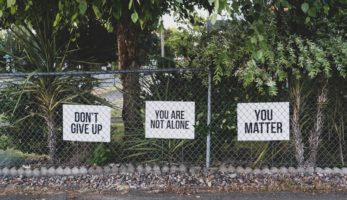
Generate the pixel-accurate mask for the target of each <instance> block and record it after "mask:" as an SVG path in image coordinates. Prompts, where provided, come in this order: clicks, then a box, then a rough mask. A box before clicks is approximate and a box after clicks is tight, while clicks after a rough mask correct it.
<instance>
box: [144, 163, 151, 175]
mask: <svg viewBox="0 0 347 200" xmlns="http://www.w3.org/2000/svg"><path fill="white" fill-rule="evenodd" d="M145 172H146V173H147V174H149V173H152V167H151V166H150V165H146V167H145Z"/></svg>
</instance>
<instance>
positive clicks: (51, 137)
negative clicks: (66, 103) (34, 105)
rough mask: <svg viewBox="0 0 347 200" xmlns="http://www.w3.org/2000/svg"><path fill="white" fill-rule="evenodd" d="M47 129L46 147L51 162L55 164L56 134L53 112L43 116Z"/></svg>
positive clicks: (56, 159) (56, 158)
mask: <svg viewBox="0 0 347 200" xmlns="http://www.w3.org/2000/svg"><path fill="white" fill-rule="evenodd" d="M45 120H46V123H47V129H48V148H49V158H50V160H51V162H52V164H56V163H57V161H58V156H57V134H56V132H55V121H54V113H53V112H49V113H47V116H46V118H45Z"/></svg>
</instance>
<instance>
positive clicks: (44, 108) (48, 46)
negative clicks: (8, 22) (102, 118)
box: [10, 16, 95, 163]
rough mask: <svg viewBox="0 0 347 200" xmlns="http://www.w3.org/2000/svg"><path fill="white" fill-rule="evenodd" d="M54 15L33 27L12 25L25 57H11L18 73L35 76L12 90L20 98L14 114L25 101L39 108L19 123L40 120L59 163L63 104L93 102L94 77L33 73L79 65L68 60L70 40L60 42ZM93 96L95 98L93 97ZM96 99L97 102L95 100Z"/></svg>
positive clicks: (55, 160) (12, 30) (38, 18)
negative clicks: (37, 117) (59, 134)
mask: <svg viewBox="0 0 347 200" xmlns="http://www.w3.org/2000/svg"><path fill="white" fill-rule="evenodd" d="M53 20H54V19H53V18H52V17H51V16H40V17H37V20H34V21H32V22H31V24H25V25H21V26H13V27H11V29H10V33H11V34H13V36H14V37H15V40H16V42H17V43H18V44H19V45H20V46H21V48H22V50H23V54H22V55H21V56H20V57H17V56H16V55H12V57H13V58H14V66H15V69H16V71H19V72H29V73H32V75H30V76H27V77H25V79H23V80H22V81H20V82H19V83H15V84H17V86H19V87H17V88H20V90H19V91H12V93H13V94H16V96H17V102H16V106H14V107H13V108H12V114H13V113H15V112H16V109H17V108H18V105H19V104H20V103H21V101H24V98H22V97H23V96H27V95H30V97H31V98H29V100H28V99H25V101H31V102H26V103H28V105H34V106H35V107H36V108H37V109H31V110H30V112H28V113H26V116H22V117H21V118H20V119H19V120H21V119H24V118H29V117H32V116H39V117H41V118H42V119H43V120H44V122H45V126H46V130H47V144H48V149H49V152H48V154H49V158H50V160H51V162H52V163H57V161H58V154H57V143H58V131H57V130H58V124H60V122H58V120H59V119H57V118H58V117H60V114H61V113H60V112H61V105H62V104H63V103H72V102H84V103H86V102H88V101H89V100H91V101H93V98H90V97H91V96H92V94H91V92H90V91H91V89H92V85H93V84H94V82H93V80H92V78H91V77H85V76H84V77H83V76H82V77H81V76H79V77H76V76H74V77H72V76H58V75H44V76H37V75H35V73H34V72H64V71H70V70H74V69H76V68H77V67H78V65H73V64H71V62H69V61H68V60H67V57H68V54H69V51H70V50H69V41H70V40H69V38H65V42H61V41H60V43H62V45H61V46H59V45H58V44H59V42H58V38H61V36H66V35H61V34H63V32H62V29H60V28H54V27H53V25H52V23H53ZM93 97H94V96H93ZM94 100H95V99H94Z"/></svg>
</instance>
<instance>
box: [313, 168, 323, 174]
mask: <svg viewBox="0 0 347 200" xmlns="http://www.w3.org/2000/svg"><path fill="white" fill-rule="evenodd" d="M315 172H316V173H317V174H324V169H322V168H320V167H316V169H315Z"/></svg>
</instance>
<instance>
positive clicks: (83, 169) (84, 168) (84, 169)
mask: <svg viewBox="0 0 347 200" xmlns="http://www.w3.org/2000/svg"><path fill="white" fill-rule="evenodd" d="M87 173H88V170H87V168H86V167H85V166H82V167H80V170H79V174H80V175H85V174H87Z"/></svg>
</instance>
